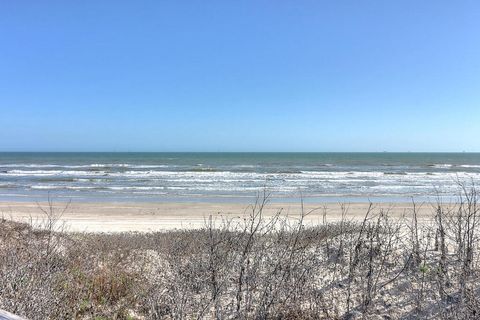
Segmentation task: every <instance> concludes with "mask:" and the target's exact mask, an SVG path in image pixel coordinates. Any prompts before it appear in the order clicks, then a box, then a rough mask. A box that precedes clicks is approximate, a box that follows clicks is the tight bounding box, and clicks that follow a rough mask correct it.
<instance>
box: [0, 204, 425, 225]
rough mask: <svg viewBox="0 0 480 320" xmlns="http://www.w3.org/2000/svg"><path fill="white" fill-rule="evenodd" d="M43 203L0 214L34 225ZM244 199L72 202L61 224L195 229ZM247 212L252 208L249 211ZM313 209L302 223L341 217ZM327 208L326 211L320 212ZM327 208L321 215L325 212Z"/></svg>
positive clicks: (398, 208)
mask: <svg viewBox="0 0 480 320" xmlns="http://www.w3.org/2000/svg"><path fill="white" fill-rule="evenodd" d="M420 204H421V203H420V202H419V203H417V205H418V206H419V207H420V209H419V212H418V216H419V219H420V220H423V221H428V220H430V219H431V216H430V215H429V214H430V213H431V212H432V211H431V205H430V204H429V203H424V204H423V205H420ZM39 205H41V206H42V207H43V208H47V207H48V203H46V202H39V203H35V202H14V201H8V202H6V201H0V214H1V215H2V216H3V217H4V218H5V219H11V220H15V221H20V222H32V223H34V224H38V223H40V222H41V221H42V219H44V218H45V214H43V213H42V211H41V209H40V208H39ZM65 205H66V204H65V203H60V202H54V209H55V212H61V211H63V209H64V208H65ZM344 205H345V206H346V207H347V208H348V210H347V213H346V215H345V217H346V219H348V220H360V219H363V217H364V216H365V213H366V210H367V208H368V205H369V204H368V203H363V202H362V203H360V202H345V203H344ZM373 205H374V209H376V210H375V212H378V210H379V209H384V210H388V212H389V214H390V216H391V217H393V218H401V217H402V216H404V215H408V214H411V212H412V211H411V210H412V203H407V202H403V203H385V202H382V203H373ZM249 206H250V207H251V205H248V204H245V203H222V202H210V203H205V202H188V203H187V202H155V203H154V202H72V203H70V205H69V207H68V208H67V210H66V211H65V213H64V214H63V216H62V217H61V219H60V221H61V224H63V225H64V226H65V231H69V232H129V231H132V232H155V231H168V230H179V229H183V230H186V229H198V228H202V227H203V226H204V225H205V222H206V219H207V218H208V217H209V216H210V215H212V216H213V217H216V218H217V220H218V222H220V221H221V219H222V218H227V219H234V220H238V221H241V220H242V219H243V218H245V217H246V215H248V212H249V211H248V210H249ZM250 210H251V209H250ZM278 210H282V214H284V215H287V216H288V217H289V218H292V219H296V218H298V216H299V215H300V213H301V203H300V202H297V203H277V202H269V203H268V204H267V206H266V207H265V210H264V216H265V217H266V218H268V217H271V216H272V215H274V214H275V213H276V212H277V211H278ZM311 210H314V211H313V212H312V213H310V214H309V215H308V216H307V217H306V218H305V224H306V225H316V224H320V223H322V221H323V220H324V218H325V220H326V222H334V221H338V220H340V219H341V217H342V204H341V203H304V211H305V212H308V211H311ZM325 210H326V211H325ZM325 212H326V213H325Z"/></svg>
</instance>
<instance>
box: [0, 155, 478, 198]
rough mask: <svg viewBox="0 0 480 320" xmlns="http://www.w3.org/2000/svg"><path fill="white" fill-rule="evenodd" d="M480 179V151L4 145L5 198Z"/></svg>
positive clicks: (416, 193)
mask: <svg viewBox="0 0 480 320" xmlns="http://www.w3.org/2000/svg"><path fill="white" fill-rule="evenodd" d="M458 181H465V182H477V183H478V182H480V153H390V152H382V153H348V152H346V153H188V152H185V153H176V152H168V153H103V152H99V153H14V152H12V153H6V152H3V153H0V200H16V201H22V200H25V201H31V200H39V201H41V200H44V199H45V198H46V197H48V196H53V197H55V198H56V199H71V200H73V201H75V200H78V201H149V202H157V201H216V202H218V201H233V202H244V201H246V202H248V201H251V199H252V198H253V197H255V195H256V193H257V192H258V191H261V190H262V189H264V188H266V189H267V190H268V191H270V192H271V193H272V197H273V199H274V200H277V201H296V200H298V199H299V198H300V197H303V198H304V199H305V200H306V201H320V202H322V201H367V200H368V199H370V200H375V201H405V200H406V199H410V198H411V197H415V198H419V199H428V198H431V197H434V196H436V195H438V194H439V195H441V196H443V197H447V198H448V197H451V196H454V195H455V194H456V192H457V190H458V185H457V182H458Z"/></svg>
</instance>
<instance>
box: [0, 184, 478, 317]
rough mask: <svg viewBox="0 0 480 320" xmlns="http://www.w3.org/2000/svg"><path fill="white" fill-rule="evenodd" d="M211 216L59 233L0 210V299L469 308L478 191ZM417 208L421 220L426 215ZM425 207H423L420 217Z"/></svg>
mask: <svg viewBox="0 0 480 320" xmlns="http://www.w3.org/2000/svg"><path fill="white" fill-rule="evenodd" d="M267 198H268V197H260V198H259V200H258V201H257V203H255V204H254V205H252V206H251V207H250V208H249V209H248V211H247V212H246V215H245V218H244V220H241V221H239V220H225V219H222V218H221V216H216V217H214V216H212V217H210V218H209V219H208V220H207V221H206V222H205V227H204V228H203V229H200V230H179V231H174V232H163V233H162V232H158V233H117V234H88V233H84V234H74V233H67V232H62V231H61V230H59V229H61V226H59V225H58V221H59V219H58V218H59V214H61V213H58V214H57V213H56V212H55V211H54V209H53V206H50V207H49V208H45V209H44V212H45V215H46V219H45V222H44V223H43V224H42V226H40V227H39V226H38V225H35V224H21V223H15V222H12V221H9V220H5V219H3V220H1V221H0V284H1V285H0V308H2V309H5V310H8V311H10V312H13V313H16V314H18V315H21V316H25V317H27V318H29V319H400V318H401V319H416V318H427V319H475V318H479V317H480V300H479V298H478V297H480V295H479V289H480V283H479V277H478V276H479V271H480V269H479V258H480V253H479V242H478V240H479V239H478V229H479V223H480V207H479V194H478V193H477V191H476V188H475V187H474V186H469V187H468V188H467V187H465V186H464V185H460V194H459V197H458V201H457V202H456V203H449V204H443V203H441V202H440V201H438V202H437V203H435V204H423V205H424V206H426V205H429V206H431V215H430V216H429V217H424V216H422V217H419V215H418V205H416V204H415V203H413V202H412V207H411V210H409V211H407V212H405V216H404V217H403V218H402V219H393V218H391V217H390V215H389V211H388V209H383V208H380V207H375V206H373V205H371V206H370V207H369V209H368V210H367V211H366V212H365V216H364V219H363V220H362V221H349V220H348V219H347V218H346V217H347V212H348V206H345V207H344V210H343V217H342V219H341V220H339V221H336V222H328V221H327V220H325V221H324V222H323V223H322V224H320V225H317V226H307V225H305V223H304V220H303V219H304V218H305V216H307V215H308V214H309V213H308V212H303V213H302V214H301V215H300V216H298V217H287V216H285V215H283V214H282V212H278V214H276V215H275V216H273V217H268V218H266V217H264V216H263V212H264V207H265V206H266V205H267V202H268V201H267ZM420 218H422V219H420ZM425 218H427V219H425Z"/></svg>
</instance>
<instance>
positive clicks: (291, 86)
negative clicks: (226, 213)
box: [0, 0, 480, 151]
mask: <svg viewBox="0 0 480 320" xmlns="http://www.w3.org/2000/svg"><path fill="white" fill-rule="evenodd" d="M0 150H3V151H384V150H386V151H464V150H465V151H480V2H479V1H474V0H472V1H450V0H449V1H446V0H431V1H418V0H417V1H413V0H412V1H385V0H378V1H368V0H367V1H357V0H350V1H341V0H340V1H320V0H315V1H303V0H295V1H293V0H292V1H273V0H272V1H261V0H260V1H258V0H256V1H225V0H222V1H118V0H115V1H48V0H46V1H2V2H1V3H0Z"/></svg>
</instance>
